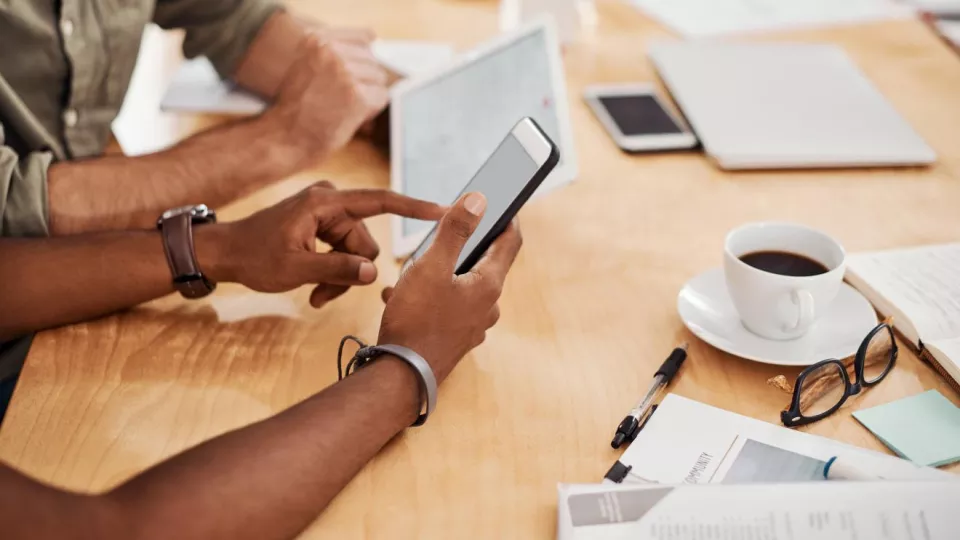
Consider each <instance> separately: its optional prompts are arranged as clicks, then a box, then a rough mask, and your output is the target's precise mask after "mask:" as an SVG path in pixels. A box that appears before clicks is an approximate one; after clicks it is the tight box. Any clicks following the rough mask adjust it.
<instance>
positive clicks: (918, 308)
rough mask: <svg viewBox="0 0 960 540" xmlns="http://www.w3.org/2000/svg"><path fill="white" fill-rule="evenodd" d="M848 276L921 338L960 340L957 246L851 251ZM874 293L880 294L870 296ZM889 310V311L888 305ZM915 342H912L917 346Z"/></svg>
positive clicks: (959, 246)
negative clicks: (877, 296)
mask: <svg viewBox="0 0 960 540" xmlns="http://www.w3.org/2000/svg"><path fill="white" fill-rule="evenodd" d="M847 277H848V279H849V280H850V282H851V283H852V284H853V285H854V286H855V287H857V288H859V289H864V287H862V285H866V287H865V289H866V290H861V292H863V293H864V294H865V295H866V296H867V298H868V299H869V300H870V301H871V302H873V303H874V304H875V305H876V306H877V308H878V309H879V310H880V311H881V312H887V311H891V313H884V315H889V314H894V315H900V316H902V317H905V318H906V319H908V320H907V321H895V322H894V324H895V325H897V326H898V327H901V330H905V329H906V328H907V327H909V326H912V327H913V328H914V329H915V331H916V334H917V336H912V335H909V333H908V332H906V331H905V332H904V335H907V337H909V338H910V339H914V338H915V337H918V338H919V341H923V342H927V341H938V340H944V339H953V338H960V244H946V245H940V246H927V247H918V248H911V249H903V250H896V251H881V252H877V253H863V254H857V255H851V256H850V257H849V261H848V267H847ZM874 293H875V294H876V295H879V297H880V298H874V297H873V296H874ZM890 308H892V309H890ZM915 345H916V344H915Z"/></svg>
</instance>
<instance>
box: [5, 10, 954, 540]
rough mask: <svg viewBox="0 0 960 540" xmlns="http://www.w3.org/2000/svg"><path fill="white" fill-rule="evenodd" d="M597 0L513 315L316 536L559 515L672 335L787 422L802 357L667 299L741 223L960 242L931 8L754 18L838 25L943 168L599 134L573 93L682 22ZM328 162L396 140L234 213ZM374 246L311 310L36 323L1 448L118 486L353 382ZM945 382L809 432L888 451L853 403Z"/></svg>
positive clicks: (862, 243)
mask: <svg viewBox="0 0 960 540" xmlns="http://www.w3.org/2000/svg"><path fill="white" fill-rule="evenodd" d="M291 7H292V9H293V10H294V11H295V12H297V13H299V14H304V15H311V16H313V17H315V18H318V19H323V20H326V21H331V22H335V23H338V24H352V25H369V26H372V27H373V28H374V29H376V30H377V32H378V33H379V34H380V35H381V36H382V37H387V38H416V39H437V40H445V41H449V42H453V43H455V44H456V45H457V46H459V47H461V48H466V47H469V46H471V45H473V44H476V43H479V42H481V41H482V40H484V39H486V38H488V37H489V36H491V35H492V34H494V33H495V32H496V30H497V17H496V15H497V6H496V2H492V1H468V0H445V1H441V0H419V1H417V0H411V1H406V2H401V1H398V0H351V1H349V2H343V1H337V0H323V1H319V0H317V1H301V2H295V3H292V5H291ZM598 12H599V19H598V22H597V25H596V26H595V27H592V28H586V29H584V31H583V32H582V34H581V36H580V37H579V39H578V41H577V42H576V43H575V44H572V45H571V46H568V47H567V48H566V51H565V61H566V69H567V79H568V83H569V94H570V97H571V109H572V115H573V126H574V132H575V139H576V144H577V150H578V152H579V159H580V163H581V174H580V177H579V180H578V181H577V182H576V183H574V184H572V185H570V186H568V187H566V188H564V189H562V190H560V191H558V192H555V193H553V194H551V195H550V196H549V197H546V198H544V199H542V200H538V201H536V202H534V203H532V204H530V205H529V206H528V207H527V208H525V209H524V211H523V212H522V214H521V217H522V225H523V231H524V237H525V240H526V243H525V246H524V250H523V252H522V253H521V256H520V258H519V260H518V262H517V265H516V266H515V268H514V269H513V272H512V273H511V275H510V279H509V280H508V283H507V286H506V290H505V292H504V296H503V300H502V303H501V307H502V311H503V317H502V319H501V322H500V324H499V326H497V328H496V329H494V330H493V331H492V332H491V333H490V336H489V339H488V341H487V343H486V344H485V345H483V346H482V347H481V348H480V349H478V350H476V351H475V352H473V353H472V354H471V355H470V356H469V357H468V358H466V359H465V360H464V361H463V362H462V364H461V365H460V366H459V368H458V369H457V370H456V371H455V372H454V373H453V375H452V376H451V377H450V379H449V380H448V381H447V382H446V384H445V385H444V387H443V388H442V389H441V393H440V402H439V409H438V411H437V414H436V415H435V416H434V417H433V418H432V420H431V422H430V423H429V424H428V425H427V426H426V427H425V428H424V429H414V430H410V431H408V432H407V433H405V434H404V435H402V436H401V437H398V438H397V439H396V440H395V441H394V442H393V443H391V444H390V445H389V446H388V447H387V448H386V449H385V450H384V451H383V452H382V453H381V454H380V456H379V457H377V458H376V459H375V460H374V461H373V462H372V463H371V464H370V465H369V466H368V467H366V469H364V471H363V472H362V473H361V474H360V475H359V476H358V477H357V478H356V479H355V480H354V481H353V482H352V483H351V484H350V485H349V486H348V487H347V489H346V490H345V491H344V492H343V493H342V494H341V496H340V497H339V498H337V499H336V501H335V502H334V503H333V504H332V506H331V507H330V508H329V509H328V510H327V511H326V512H325V513H324V514H323V515H322V516H321V517H320V518H319V519H318V520H317V522H316V523H315V524H314V525H313V527H311V528H310V529H309V531H308V532H307V533H306V534H305V537H306V538H338V539H341V538H360V537H372V538H385V537H391V538H461V537H472V538H549V537H553V535H554V534H555V523H556V484H557V482H561V481H562V482H595V481H598V480H599V479H601V478H602V476H603V474H604V472H605V471H606V470H607V468H608V467H609V466H610V465H611V463H612V462H613V461H614V460H615V459H616V458H617V457H618V455H619V453H617V452H614V451H612V450H611V449H610V447H609V441H610V437H611V434H612V430H613V428H614V427H615V426H616V424H617V422H619V421H620V419H621V418H622V416H623V414H624V413H625V412H626V411H627V409H629V408H630V407H631V406H632V405H633V403H634V401H635V400H636V399H637V398H638V397H639V395H640V393H641V392H642V391H643V390H644V389H645V388H646V385H647V384H648V382H649V380H650V377H651V375H652V373H653V371H654V370H655V369H656V367H657V366H658V365H659V363H660V362H661V361H662V360H663V358H664V357H665V355H666V354H667V353H668V351H669V350H670V349H671V348H672V347H673V346H674V345H676V344H677V343H678V342H680V341H690V342H691V351H690V352H691V358H690V360H689V361H688V362H687V364H686V366H685V368H684V371H683V372H682V374H681V376H680V377H679V380H678V381H677V382H676V383H675V385H674V387H673V388H672V390H673V391H674V392H676V393H678V394H681V395H684V396H687V397H690V398H694V399H697V400H700V401H702V402H705V403H708V404H710V405H715V406H718V407H722V408H724V409H728V410H730V411H734V412H737V413H741V414H746V415H749V416H752V417H756V418H759V419H761V420H765V421H768V422H774V423H776V422H778V414H779V411H780V410H781V409H782V408H784V406H785V405H786V404H787V401H788V397H787V396H786V395H784V394H781V393H780V392H779V391H778V390H775V389H773V388H771V387H769V386H767V385H766V384H765V381H766V380H767V379H768V378H770V377H772V376H775V375H778V374H781V373H783V374H786V375H787V376H788V377H793V376H795V375H796V373H797V371H798V370H796V369H780V368H777V367H771V366H766V365H761V364H756V363H752V362H748V361H745V360H741V359H738V358H735V357H733V356H730V355H727V354H724V353H720V352H718V351H716V350H714V349H713V348H711V347H710V346H708V345H706V344H704V343H703V342H701V341H699V340H697V339H696V338H694V337H693V336H692V335H690V334H689V333H688V332H687V331H686V330H685V329H684V327H683V325H682V323H681V321H680V319H679V317H678V316H677V312H676V295H677V292H678V291H679V289H680V287H681V286H682V285H683V283H684V282H685V281H686V280H688V279H690V278H691V277H693V276H695V275H696V274H698V273H700V272H702V271H704V270H707V269H709V268H712V267H716V266H719V265H720V263H721V250H722V241H723V237H724V234H725V232H726V231H728V230H729V229H731V228H732V227H734V226H736V225H739V224H741V223H744V222H748V221H754V220H767V219H777V220H794V221H798V222H802V223H806V224H809V225H812V226H815V227H818V228H821V229H824V230H826V231H828V232H830V233H832V234H833V235H835V236H836V237H838V238H839V239H840V240H841V241H842V242H843V243H844V244H845V245H846V247H847V248H848V250H850V251H859V250H872V249H882V248H893V247H898V246H910V245H915V244H925V243H936V242H948V241H958V240H960V211H958V203H960V58H958V57H957V55H956V54H955V53H954V52H952V51H951V50H950V49H948V47H947V46H946V45H945V44H944V43H942V42H941V41H940V40H939V39H938V38H937V37H936V36H935V35H934V34H933V33H932V32H930V31H929V30H928V29H927V28H926V27H925V26H924V25H923V24H921V23H920V22H917V21H898V22H887V23H878V24H871V25H865V26H857V27H847V28H832V29H825V30H817V31H805V32H801V33H795V34H778V35H774V36H764V37H755V38H751V39H766V40H788V39H789V40H795V39H800V40H805V41H815V42H832V43H837V44H839V45H841V46H842V47H844V48H845V49H846V50H847V52H848V53H849V54H850V55H851V56H852V57H853V58H854V59H855V61H856V62H857V64H858V65H859V66H860V67H861V69H863V71H864V72H865V73H866V74H867V75H868V77H869V78H870V79H871V80H872V81H873V82H874V83H875V84H876V85H877V87H879V88H880V90H881V91H882V92H883V93H884V94H885V95H886V96H887V98H888V99H889V100H890V101H891V102H892V103H893V105H894V106H895V107H896V109H897V110H898V111H900V113H902V114H903V116H905V117H906V119H907V120H908V121H909V122H910V124H912V125H913V126H914V127H915V128H916V129H917V131H918V132H919V133H920V134H921V135H922V136H923V137H924V138H925V139H926V140H927V141H928V142H929V143H930V144H931V145H932V146H933V147H934V148H935V149H936V151H937V152H938V153H939V155H940V160H939V162H938V163H937V164H936V165H935V166H933V167H930V168H927V169H906V170H872V171H821V172H755V173H740V174H727V173H723V172H721V171H719V170H717V169H716V168H714V167H713V166H711V164H710V163H709V162H708V161H707V160H706V159H705V158H704V157H703V156H702V155H699V154H696V153H681V154H666V155H650V156H627V155H625V154H622V153H621V152H620V151H619V150H618V149H617V148H616V147H615V146H614V145H613V144H612V143H611V141H610V140H609V139H608V138H607V135H606V134H605V133H604V132H603V130H602V128H601V127H600V125H599V124H598V123H597V122H596V121H594V119H593V118H592V117H591V115H590V113H589V111H588V110H587V108H586V107H585V106H584V105H583V103H582V102H581V100H580V98H579V96H580V95H581V92H582V90H583V88H584V87H585V86H586V85H587V84H589V83H600V82H621V81H623V82H625V81H638V80H651V79H653V78H654V73H653V71H652V69H651V67H650V64H649V62H648V61H647V60H646V59H645V49H646V46H647V44H648V43H649V42H650V41H652V40H654V39H658V38H662V37H665V36H668V35H669V34H668V32H667V31H666V30H664V29H663V28H662V27H660V26H658V25H657V24H655V23H653V22H651V21H650V20H649V19H646V18H644V17H643V16H642V15H640V14H639V13H638V12H636V11H634V10H633V9H632V8H630V7H629V6H628V5H626V4H625V3H618V2H604V1H600V2H598ZM171 62H172V61H171ZM158 65H159V64H158ZM165 65H167V66H168V67H169V66H171V65H174V64H173V63H168V64H165ZM213 121H215V120H211V119H199V120H198V119H195V118H186V119H185V118H184V117H172V116H168V115H159V116H158V117H157V118H156V119H155V124H154V125H156V126H159V127H158V128H157V129H156V130H154V131H153V132H152V133H153V134H152V135H151V136H152V137H164V136H177V137H180V136H184V135H187V134H189V133H190V132H192V131H195V130H197V129H199V127H201V126H204V125H207V124H209V123H211V122H213ZM146 131H147V132H148V133H151V131H150V130H146ZM238 151H239V149H238ZM319 178H329V179H332V180H334V181H335V182H336V183H337V184H338V185H340V186H342V187H385V186H387V185H388V184H389V182H388V165H387V161H386V159H385V158H384V157H383V156H382V155H380V154H378V153H377V152H376V151H375V150H374V149H372V148H371V147H370V146H369V145H368V144H366V143H364V142H355V143H353V144H352V145H351V146H350V147H349V148H348V149H346V150H345V151H344V152H342V153H341V154H339V155H338V156H336V157H335V158H333V159H331V160H330V161H329V162H328V163H326V164H324V166H323V167H322V168H321V169H320V170H318V171H315V172H313V173H311V174H305V175H301V176H298V177H296V178H292V179H290V180H288V181H285V182H283V183H281V184H278V185H275V186H273V187H271V188H268V189H265V190H263V191H262V192H260V193H258V194H256V195H255V196H253V197H250V198H248V199H246V200H243V201H241V202H239V203H237V204H235V205H233V206H231V207H230V208H227V209H225V211H224V212H222V215H223V216H225V217H226V218H227V219H236V218H239V217H241V216H244V215H246V214H248V213H250V212H251V211H253V210H255V209H258V208H261V207H264V206H267V205H270V204H272V203H274V202H276V201H278V200H280V199H281V198H283V197H285V196H287V195H289V194H292V193H294V192H296V191H298V190H300V189H301V188H303V187H305V186H307V185H308V184H310V183H311V182H313V181H314V180H316V179H319ZM388 226H389V222H388V219H387V218H378V219H374V220H372V221H371V228H372V230H373V232H374V234H375V236H376V237H377V238H378V239H380V240H381V242H382V244H383V245H386V244H387V243H388V242H389V234H388V232H389V231H388ZM384 252H385V253H386V252H389V250H388V249H385V250H384ZM378 264H379V266H380V269H381V277H380V280H379V281H380V283H379V284H378V286H372V287H367V288H364V289H355V290H352V291H351V292H350V293H348V294H347V295H346V296H345V297H343V298H341V299H340V300H338V301H337V302H335V303H334V304H332V305H330V306H327V307H326V308H324V309H322V310H319V311H316V310H313V309H311V308H310V306H309V304H308V302H307V298H308V291H307V290H298V291H295V292H293V293H290V294H285V295H277V296H269V295H262V294H254V293H251V292H248V291H246V290H243V289H242V288H240V287H235V286H223V287H221V288H220V289H219V290H218V292H217V294H216V295H214V296H213V297H211V298H209V299H207V300H204V301H200V302H186V301H182V300H180V299H179V298H176V297H169V298H165V299H162V300H159V301H156V302H153V303H150V304H147V305H145V306H142V307H140V308H137V309H134V310H131V311H129V312H126V313H123V314H119V315H115V316H112V317H107V318H105V319H102V320H98V321H93V322H89V323H86V324H79V325H75V326H71V327H68V328H62V329H59V330H54V331H49V332H44V333H42V334H40V335H39V336H38V337H37V339H36V342H35V344H34V347H33V351H32V352H31V354H30V357H29V358H28V360H27V364H26V367H25V370H24V372H23V376H22V377H21V380H20V384H19V387H18V388H17V391H16V394H15V396H14V399H13V403H12V409H11V411H10V412H9V413H8V415H7V418H6V421H5V422H4V425H3V429H2V431H0V459H3V460H5V461H8V462H9V463H11V464H12V465H13V466H15V467H18V468H20V469H22V470H24V471H25V472H26V473H28V474H31V475H34V476H35V477H37V478H39V479H42V480H44V481H48V482H52V483H54V484H56V485H59V486H64V487H67V488H71V489H76V490H83V491H90V490H93V491H95V490H103V489H106V488H109V487H111V486H113V485H115V484H117V483H118V482H121V481H122V480H124V479H125V478H128V477H129V476H131V475H132V474H135V473H136V472H138V471H140V470H142V469H144V468H146V467H148V466H150V465H152V464H154V463H156V462H157V461H159V460H161V459H163V458H165V457H167V456H170V455H171V454H173V453H176V452H179V451H181V450H183V449H185V448H187V447H189V446H191V445H194V444H196V443H198V442H200V441H203V440H206V439H209V438H210V437H212V436H215V435H217V434H219V433H223V432H224V431H227V430H230V429H233V428H237V427H239V426H243V425H246V424H249V423H250V422H253V421H255V420H259V419H262V418H265V417H267V416H270V415H271V414H273V413H276V412H278V411H280V410H282V409H284V408H285V407H287V406H289V405H291V404H293V403H295V402H297V401H299V400H302V399H304V398H305V397H307V396H309V395H311V394H312V393H315V392H317V391H318V390H320V389H322V388H324V387H325V386H327V385H329V384H331V383H333V382H334V381H335V380H336V367H335V355H336V345H337V341H338V340H339V338H340V337H341V336H342V335H344V334H357V335H360V336H367V337H373V336H376V331H377V328H378V325H379V320H380V314H381V311H382V305H381V302H380V299H379V294H380V288H381V287H380V286H383V285H390V284H392V283H393V281H394V280H395V278H396V276H397V265H396V264H395V262H394V261H392V260H389V259H388V257H382V258H381V260H380V261H378ZM64 271H69V269H64ZM930 388H935V389H938V390H940V391H941V392H942V393H943V394H944V395H946V396H948V398H949V399H951V400H953V401H954V402H955V403H958V402H960V400H958V396H957V394H956V393H954V392H953V391H952V390H951V389H950V388H949V387H948V386H947V385H946V384H945V383H944V382H943V381H942V380H941V379H940V378H939V377H938V375H936V374H935V373H934V371H933V370H932V369H931V368H930V367H928V366H927V365H925V364H923V363H921V362H920V361H919V360H918V359H917V358H916V356H915V355H914V354H913V353H911V352H905V353H904V354H903V355H902V356H901V361H900V362H899V364H898V365H897V368H896V370H895V371H894V372H893V373H892V374H891V375H890V376H889V378H888V379H886V380H885V381H884V382H883V384H881V385H880V386H879V387H876V388H875V389H872V390H870V391H868V392H866V394H865V395H862V396H861V397H859V398H858V399H855V400H853V403H852V405H851V406H848V407H846V408H845V409H844V410H842V411H841V412H840V413H838V414H836V415H835V416H833V417H831V418H830V419H828V420H825V421H822V422H819V423H817V424H815V425H814V426H811V427H809V428H808V430H809V431H810V432H811V433H815V434H818V435H823V436H826V437H831V438H834V439H838V440H842V441H845V442H848V443H852V444H855V445H859V446H862V447H865V448H872V449H876V450H881V451H883V450H884V448H883V447H882V446H881V445H880V444H879V443H878V441H877V440H876V439H875V438H874V437H873V436H871V435H870V434H869V433H868V432H867V431H866V430H865V429H864V428H863V427H861V426H860V425H859V424H857V423H856V421H855V420H853V418H851V416H850V412H851V411H852V410H856V409H858V408H864V407H871V406H874V405H878V404H881V403H886V402H889V401H892V400H894V399H897V398H901V397H905V396H909V395H912V394H916V393H918V392H921V391H923V390H926V389H930ZM345 451H349V449H345ZM954 470H957V469H956V468H954Z"/></svg>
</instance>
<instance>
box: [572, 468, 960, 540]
mask: <svg viewBox="0 0 960 540" xmlns="http://www.w3.org/2000/svg"><path fill="white" fill-rule="evenodd" d="M558 492H559V501H558V512H557V519H558V523H557V538H558V539H559V540H621V539H622V540H626V539H630V540H647V539H649V540H719V539H724V540H857V539H870V540H955V539H956V538H957V532H958V531H960V513H958V512H957V511H956V501H957V500H958V499H960V482H872V483H860V482H823V483H817V484H782V485H777V486H767V485H757V484H753V485H736V486H729V485H724V486H719V485H712V486H635V485H634V486H616V485H610V484H599V485H562V484H561V485H560V486H559V488H558Z"/></svg>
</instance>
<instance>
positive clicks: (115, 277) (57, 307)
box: [0, 225, 225, 341]
mask: <svg viewBox="0 0 960 540" xmlns="http://www.w3.org/2000/svg"><path fill="white" fill-rule="evenodd" d="M223 231H224V226H222V225H203V226H198V227H196V229H195V230H194V241H195V243H196V251H197V257H198V261H199V264H200V267H201V268H202V269H203V271H204V273H205V274H207V275H208V276H209V277H210V278H211V279H213V280H215V281H216V280H218V279H219V278H220V277H222V276H221V273H222V270H221V267H222V263H223V258H224V256H225V254H223V253H221V252H222V251H223V249H222V246H223V245H224V241H223V239H222V235H223V234H224V233H223ZM66 273H69V277H68V278H65V276H64V274H66ZM171 292H173V282H172V280H171V275H170V268H169V267H168V266H167V261H166V257H165V255H164V250H163V244H162V241H161V239H160V234H159V233H158V232H157V231H122V232H107V233H99V234H89V235H76V236H69V237H62V238H29V239H20V238H0V341H3V340H5V339H9V338H12V337H15V336H18V335H22V334H26V333H28V332H35V331H39V330H44V329H47V328H52V327H55V326H60V325H64V324H70V323H75V322H80V321H84V320H88V319H92V318H95V317H99V316H102V315H107V314H109V313H113V312H115V311H118V310H121V309H126V308H130V307H133V306H136V305H137V304H141V303H143V302H147V301H149V300H153V299H154V298H159V297H161V296H164V295H166V294H169V293H171Z"/></svg>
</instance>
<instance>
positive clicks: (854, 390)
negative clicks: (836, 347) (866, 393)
mask: <svg viewBox="0 0 960 540" xmlns="http://www.w3.org/2000/svg"><path fill="white" fill-rule="evenodd" d="M884 330H886V331H887V332H889V333H890V343H891V344H892V348H891V350H890V361H889V362H888V363H887V367H886V369H884V371H883V373H881V374H880V375H879V376H877V378H875V379H874V380H872V381H867V380H866V379H865V378H864V376H863V372H864V369H865V368H866V366H865V364H866V357H867V348H868V347H869V346H870V342H871V341H873V338H875V337H876V336H877V334H879V333H880V332H882V331H884ZM899 352H900V350H899V348H898V347H897V340H896V336H894V333H893V327H891V326H890V325H889V324H887V323H880V324H879V325H877V326H876V328H874V329H873V330H871V331H870V333H869V334H867V337H865V338H863V342H862V343H861V344H860V348H859V349H857V356H856V357H855V358H854V360H853V372H854V375H855V376H856V378H857V380H856V381H854V382H853V383H851V382H850V376H849V375H847V368H846V366H844V365H843V362H842V361H840V360H837V359H829V360H823V361H821V362H817V363H816V364H813V365H812V366H810V367H808V368H806V369H804V370H803V371H801V372H800V376H799V377H797V383H796V384H795V385H794V388H793V400H792V401H791V402H790V408H788V409H787V410H785V411H782V412H781V413H780V421H781V422H783V425H784V426H786V427H799V426H805V425H807V424H812V423H814V422H817V421H819V420H823V419H824V418H826V417H828V416H830V415H831V414H833V413H835V412H837V410H838V409H840V407H842V406H843V404H844V403H845V402H846V401H847V399H848V398H850V397H852V396H855V395H857V394H859V393H860V392H861V391H862V390H863V389H864V388H869V387H871V386H874V385H877V384H880V382H881V381H883V379H885V378H886V377H887V375H889V374H890V371H892V370H893V366H894V365H895V364H896V363H897V355H898V354H899ZM831 364H833V365H836V366H837V367H838V368H839V371H840V374H841V375H840V376H841V378H842V379H843V387H844V391H843V397H841V398H840V400H839V401H838V402H837V404H836V405H834V406H833V407H831V408H830V409H829V410H827V411H824V412H822V413H820V414H817V415H814V416H804V415H803V413H802V412H801V411H800V392H801V391H802V390H803V383H804V382H805V381H806V378H807V377H808V376H809V375H811V374H813V373H816V372H817V371H818V370H819V369H820V368H822V367H823V366H828V365H831Z"/></svg>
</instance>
